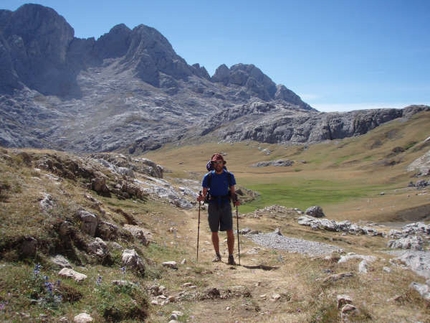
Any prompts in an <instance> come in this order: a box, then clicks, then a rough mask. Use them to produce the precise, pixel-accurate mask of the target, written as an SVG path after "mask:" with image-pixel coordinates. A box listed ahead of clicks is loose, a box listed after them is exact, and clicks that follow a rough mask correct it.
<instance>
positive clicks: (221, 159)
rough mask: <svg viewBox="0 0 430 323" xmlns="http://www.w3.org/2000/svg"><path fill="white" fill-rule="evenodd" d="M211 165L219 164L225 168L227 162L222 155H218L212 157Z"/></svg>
mask: <svg viewBox="0 0 430 323" xmlns="http://www.w3.org/2000/svg"><path fill="white" fill-rule="evenodd" d="M211 163H212V164H214V165H215V164H218V163H219V164H221V165H222V166H224V165H225V164H226V163H227V162H226V161H225V160H224V157H223V156H222V155H221V154H218V153H217V154H213V155H212V158H211Z"/></svg>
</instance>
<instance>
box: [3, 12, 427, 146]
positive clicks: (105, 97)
mask: <svg viewBox="0 0 430 323" xmlns="http://www.w3.org/2000/svg"><path fill="white" fill-rule="evenodd" d="M0 71H1V76H2V77H1V78H0V123H1V128H0V145H2V146H5V147H37V148H53V149H58V150H67V151H80V152H101V151H114V150H123V151H127V150H128V151H129V152H131V153H133V152H135V151H146V150H150V149H156V148H158V147H160V146H161V145H163V144H164V143H167V142H172V141H179V140H184V141H186V142H192V141H195V140H199V141H201V140H202V136H203V137H205V138H204V140H208V141H220V140H221V141H242V140H249V139H252V140H258V141H261V142H269V143H287V142H291V143H308V142H318V141H321V140H327V139H328V140H330V139H339V138H344V137H348V136H355V135H360V134H363V133H366V132H367V131H369V130H370V129H373V128H374V127H377V126H378V125H380V124H382V123H384V122H387V121H390V120H392V119H395V118H401V117H405V116H408V115H410V114H412V113H415V112H417V111H419V110H423V109H429V108H428V107H423V106H412V107H408V108H406V109H402V110H368V111H360V112H350V113H345V114H333V113H319V112H318V111H316V110H315V109H313V108H312V107H310V106H309V105H308V104H306V103H305V102H303V101H302V100H301V99H300V97H299V96H298V95H296V94H295V93H294V92H293V91H292V90H290V89H287V88H286V87H285V86H284V85H277V84H275V83H274V82H273V81H272V80H271V79H270V78H269V77H268V76H267V75H265V74H264V73H263V72H262V71H261V70H260V69H259V68H258V67H256V66H254V65H245V64H236V65H234V66H231V67H230V68H229V67H227V66H225V65H221V66H220V67H219V68H218V69H217V70H216V72H215V74H214V75H213V76H210V75H209V74H208V72H207V71H206V69H205V68H204V67H202V66H200V65H199V64H194V65H189V64H188V63H187V62H186V61H185V60H184V59H183V58H181V57H180V56H178V55H177V54H176V53H175V51H174V49H173V47H172V45H171V44H170V43H169V41H168V40H167V39H166V38H165V37H164V36H163V35H162V34H160V33H159V32H158V31H157V30H155V29H154V28H151V27H148V26H145V25H143V24H142V25H139V26H137V27H135V28H134V29H132V30H131V29H130V28H128V27H127V26H125V25H123V24H120V25H117V26H114V27H113V28H112V29H111V30H110V31H109V32H108V33H106V34H104V35H103V36H101V37H100V38H99V39H97V40H96V39H94V38H88V39H80V38H76V37H74V30H73V28H72V26H70V25H69V24H68V23H67V21H66V20H65V19H64V18H63V17H62V16H60V15H59V14H58V13H57V12H55V11H54V10H53V9H50V8H47V7H44V6H41V5H36V4H27V5H23V6H22V7H20V8H18V9H17V10H16V11H14V12H12V11H8V10H0Z"/></svg>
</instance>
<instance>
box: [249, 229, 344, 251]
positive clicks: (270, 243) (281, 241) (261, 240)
mask: <svg viewBox="0 0 430 323" xmlns="http://www.w3.org/2000/svg"><path fill="white" fill-rule="evenodd" d="M245 237H247V238H249V239H250V240H252V241H253V242H255V243H257V244H259V245H260V246H263V247H267V248H272V249H278V250H287V251H289V252H295V253H301V254H307V255H309V256H326V255H330V254H331V253H332V252H333V251H338V252H340V251H342V250H341V249H340V248H339V247H336V246H332V245H329V244H326V243H321V242H315V241H308V240H303V239H296V238H288V237H285V236H283V235H280V234H278V233H276V232H271V233H259V234H248V235H246V236H245Z"/></svg>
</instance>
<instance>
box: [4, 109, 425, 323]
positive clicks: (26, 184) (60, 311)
mask: <svg viewBox="0 0 430 323" xmlns="http://www.w3.org/2000/svg"><path fill="white" fill-rule="evenodd" d="M429 124H430V113H429V112H424V113H420V114H417V115H415V116H413V117H412V118H411V119H410V120H395V121H392V122H389V123H387V124H384V125H382V126H380V127H378V128H376V129H374V130H372V131H371V132H369V133H368V134H366V135H363V136H360V137H355V138H349V139H344V140H339V141H328V142H324V143H321V144H315V145H309V146H305V145H301V146H298V145H296V146H286V145H268V144H261V143H257V142H252V141H249V142H246V143H234V144H227V143H222V144H221V143H205V144H201V145H187V146H175V145H173V144H172V145H170V146H166V147H164V148H162V149H159V150H157V151H151V152H148V153H146V154H145V155H143V156H127V155H126V154H123V155H121V154H120V152H118V153H112V154H100V155H91V156H90V155H81V156H77V155H72V154H69V153H65V152H59V151H41V150H34V149H4V148H3V149H0V174H1V175H0V189H1V190H0V204H1V208H0V209H1V211H0V225H1V227H0V268H1V274H0V320H1V321H4V322H74V321H76V316H77V315H78V314H82V313H87V314H88V315H90V316H91V317H92V318H93V322H160V323H161V322H169V321H170V320H176V321H179V322H209V323H211V322H295V323H304V322H315V323H316V322H327V323H328V322H346V320H349V322H430V319H429V317H430V304H429V302H428V301H427V300H425V299H424V298H423V297H422V296H421V295H420V294H419V293H418V292H417V291H416V290H414V289H413V288H411V283H417V284H424V283H425V278H424V277H422V276H419V275H417V274H416V273H415V272H413V271H412V270H410V269H408V268H407V267H406V266H404V264H402V263H401V262H400V261H398V260H394V259H393V258H394V256H393V255H390V254H389V253H387V252H386V251H388V248H387V242H388V238H386V236H385V235H386V234H387V233H388V231H389V230H390V229H391V227H399V226H402V225H404V224H407V223H409V222H415V221H423V222H425V223H428V221H429V219H430V210H429V209H430V207H429V205H430V196H429V194H428V188H427V189H426V188H424V189H421V190H418V189H417V188H415V187H408V185H409V183H410V182H416V181H417V180H418V179H420V178H424V179H426V180H427V181H428V179H429V178H428V175H427V177H426V176H424V177H417V176H418V175H419V174H418V173H419V172H418V171H407V167H408V166H409V165H410V164H411V163H412V162H413V161H415V160H416V159H417V158H419V157H422V156H423V155H424V154H426V153H427V152H428V151H429V147H430V142H429V140H427V141H426V139H427V138H428V137H429V135H430V134H429V132H428V131H429V130H428V125H429ZM214 152H222V153H223V154H225V158H226V160H227V167H228V169H229V170H231V171H232V172H233V173H234V174H235V176H236V178H237V181H238V188H239V189H240V190H241V192H242V194H243V195H242V196H241V199H242V200H243V202H244V203H243V205H242V206H240V207H239V209H238V210H237V211H238V212H237V214H238V215H239V219H236V218H235V219H234V222H235V224H236V220H238V222H237V223H240V229H245V228H249V229H250V230H251V231H260V232H263V233H269V232H273V231H274V230H278V231H279V232H281V233H282V235H284V236H286V237H291V238H297V239H304V240H307V241H315V242H320V243H324V244H330V245H332V246H335V247H336V248H338V249H339V251H338V252H336V253H333V254H329V255H326V256H309V255H305V254H301V253H289V252H287V251H285V250H281V249H276V248H267V247H263V246H261V245H258V244H256V243H255V242H253V241H252V239H250V238H249V237H247V235H240V246H239V248H240V258H239V254H238V252H237V254H236V259H237V260H239V259H240V265H239V266H235V267H231V266H228V265H227V264H226V263H225V260H226V244H225V242H223V241H222V242H223V244H222V256H223V261H224V262H222V263H216V264H215V263H212V262H211V259H212V257H213V249H212V246H211V242H210V232H209V230H208V226H207V222H206V210H205V208H204V207H202V208H201V209H200V210H199V207H198V206H197V204H195V202H194V201H195V195H194V193H195V194H197V192H198V190H199V183H200V181H201V178H202V176H203V174H204V173H205V165H206V162H207V161H208V158H209V157H210V156H211V155H212V153H214ZM145 158H146V159H149V160H151V161H153V162H155V163H156V164H158V165H161V166H162V167H163V173H164V174H163V178H160V172H158V171H156V170H157V167H156V166H155V165H154V164H152V163H150V162H148V161H147V160H146V159H145ZM278 160H289V161H292V162H293V163H292V165H291V166H267V167H256V166H255V165H256V164H257V163H261V162H273V161H278ZM131 171H132V172H131ZM421 175H422V174H421ZM154 187H155V188H154ZM169 188H175V189H176V190H177V191H179V192H183V199H184V200H187V201H188V202H189V203H190V205H193V204H192V203H194V206H192V207H191V208H181V207H178V204H175V203H172V202H171V201H170V200H169V199H168V196H169V191H168V189H169ZM155 192H157V193H155ZM190 192H194V193H190ZM315 205H318V206H320V207H322V209H323V210H324V213H325V215H326V217H327V219H330V220H336V221H342V220H349V221H351V222H353V223H362V224H367V225H373V227H374V228H376V230H378V231H379V232H381V233H382V235H377V236H369V235H361V234H344V233H341V232H329V231H324V230H312V229H311V228H310V227H307V226H302V225H299V224H298V223H297V218H298V217H299V215H300V214H299V213H300V212H299V210H302V211H304V210H305V209H306V208H308V207H310V206H315ZM88 214H90V215H92V216H93V218H95V219H96V220H97V227H96V228H95V231H91V230H90V228H89V226H87V224H88V222H86V221H87V218H88V217H90V216H89V215H88ZM199 214H200V220H201V222H200V225H198V223H199V222H198V220H199ZM88 225H89V224H88ZM221 237H222V238H223V233H221ZM197 241H198V245H197ZM236 244H237V241H236ZM197 247H198V248H197ZM239 248H238V249H239ZM426 249H428V242H427V244H426ZM125 250H134V252H135V254H137V255H138V258H137V259H138V261H137V263H134V264H132V263H128V262H126V261H125V258H124V251H125ZM197 250H198V260H197ZM352 253H353V254H355V255H360V256H361V257H368V256H369V257H370V256H373V257H374V258H372V261H369V262H368V269H367V271H366V273H362V272H359V271H358V264H359V262H360V259H359V258H357V259H355V258H353V259H352V260H349V261H345V262H339V260H340V259H341V257H342V256H345V255H347V254H350V255H351V254H352ZM59 255H61V256H63V257H64V258H65V259H66V260H67V261H68V264H69V266H70V267H71V268H72V269H73V270H74V271H75V272H77V273H80V274H84V275H85V276H86V277H85V278H82V277H81V279H77V277H76V276H72V277H65V276H64V274H60V270H61V267H62V265H59V264H58V259H59V258H58V256H59ZM56 256H57V258H56V261H55V262H54V261H53V257H56ZM369 259H370V258H369ZM344 303H352V305H354V309H351V311H350V312H348V311H346V310H345V311H343V309H344ZM341 309H342V311H341Z"/></svg>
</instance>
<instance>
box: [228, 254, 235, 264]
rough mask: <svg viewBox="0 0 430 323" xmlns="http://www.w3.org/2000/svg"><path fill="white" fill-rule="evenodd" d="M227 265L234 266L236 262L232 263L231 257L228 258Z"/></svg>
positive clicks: (232, 258)
mask: <svg viewBox="0 0 430 323" xmlns="http://www.w3.org/2000/svg"><path fill="white" fill-rule="evenodd" d="M228 264H229V265H232V266H236V262H235V261H234V257H233V255H230V256H228Z"/></svg>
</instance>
